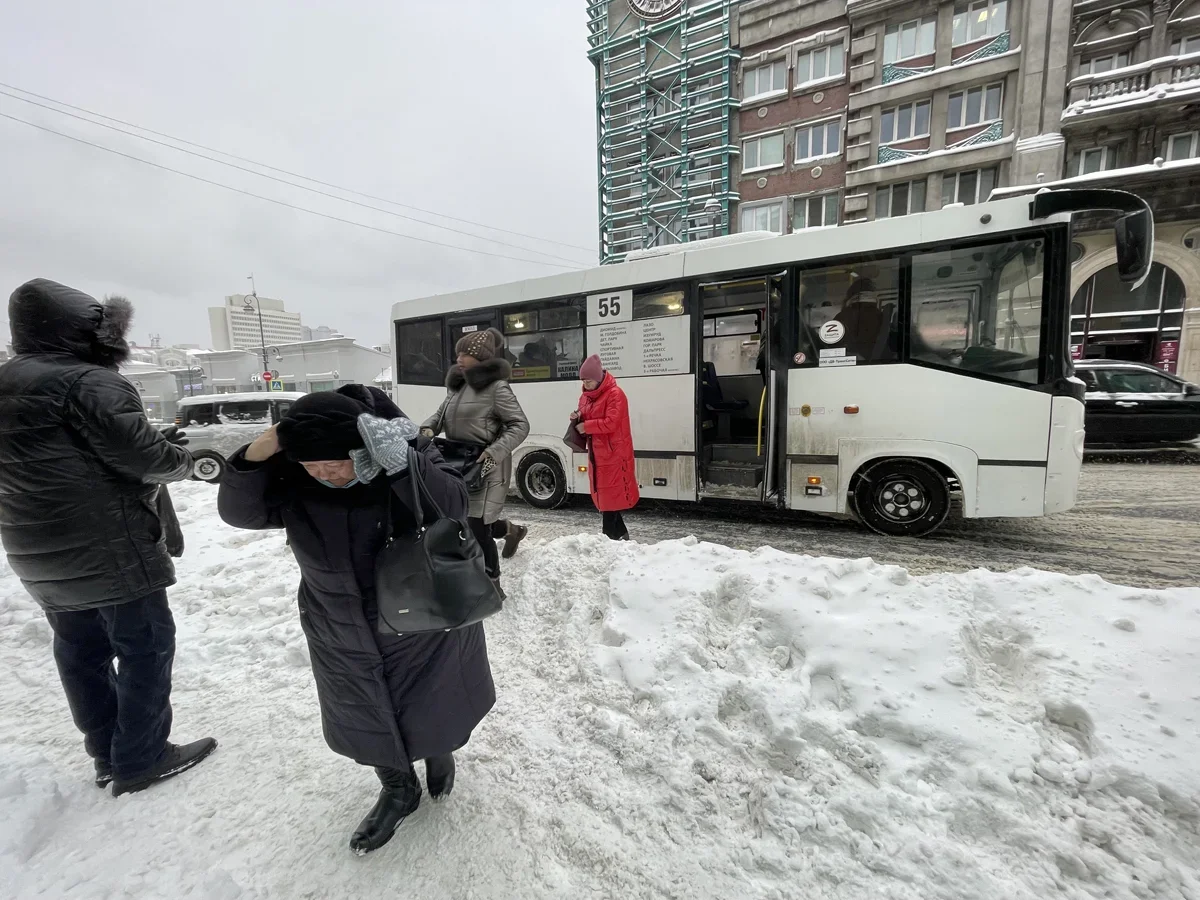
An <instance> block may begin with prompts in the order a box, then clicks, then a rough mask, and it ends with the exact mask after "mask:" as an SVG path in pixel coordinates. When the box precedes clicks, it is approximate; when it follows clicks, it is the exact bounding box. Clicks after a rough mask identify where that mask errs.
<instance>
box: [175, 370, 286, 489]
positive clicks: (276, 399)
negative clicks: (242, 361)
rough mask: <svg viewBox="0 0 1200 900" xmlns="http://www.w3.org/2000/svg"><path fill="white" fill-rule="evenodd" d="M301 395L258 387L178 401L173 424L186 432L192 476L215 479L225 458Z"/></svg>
mask: <svg viewBox="0 0 1200 900" xmlns="http://www.w3.org/2000/svg"><path fill="white" fill-rule="evenodd" d="M303 396H304V394H301V393H285V392H282V391H280V392H274V391H273V392H271V393H266V392H265V391H257V392H255V393H249V394H205V395H203V396H201V397H184V398H183V399H182V400H180V401H179V404H178V407H177V411H176V413H175V424H176V425H178V426H179V427H180V428H182V429H183V430H184V431H186V432H187V436H188V445H187V449H188V450H190V451H191V453H192V457H193V459H195V461H196V463H195V466H194V467H193V469H192V477H193V478H194V479H196V480H197V481H207V482H209V483H210V484H216V483H218V482H219V481H220V480H221V476H222V475H223V474H224V473H225V460H226V458H227V457H229V456H230V455H231V454H233V453H236V452H237V450H238V448H239V447H243V446H245V445H246V444H248V443H250V442H251V441H253V440H254V439H255V438H256V437H258V436H259V435H260V434H262V433H263V432H264V431H266V430H267V429H268V428H270V427H271V426H272V425H275V424H276V423H278V422H279V420H280V418H281V417H282V416H283V414H284V413H286V412H287V411H288V408H289V407H290V406H291V405H292V404H293V403H295V402H296V401H297V400H299V399H300V398H301V397H303Z"/></svg>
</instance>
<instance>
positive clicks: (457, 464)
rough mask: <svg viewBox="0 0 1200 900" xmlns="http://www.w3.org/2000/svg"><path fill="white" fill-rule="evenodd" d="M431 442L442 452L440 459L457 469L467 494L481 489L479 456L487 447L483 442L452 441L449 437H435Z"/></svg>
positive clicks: (481, 470) (482, 480)
mask: <svg viewBox="0 0 1200 900" xmlns="http://www.w3.org/2000/svg"><path fill="white" fill-rule="evenodd" d="M433 444H434V446H435V447H437V448H438V451H439V452H440V453H441V454H442V459H444V460H446V462H448V463H449V464H450V465H452V466H454V468H455V469H457V470H458V473H459V474H460V475H462V477H463V481H464V482H466V485H467V493H468V494H477V493H479V492H480V491H482V490H483V483H484V479H485V477H486V476H485V474H484V471H483V465H482V463H480V461H479V457H480V456H481V455H482V454H483V451H484V450H486V449H487V447H485V446H484V445H483V444H472V443H470V442H469V441H452V440H450V439H449V438H441V437H437V438H434V439H433Z"/></svg>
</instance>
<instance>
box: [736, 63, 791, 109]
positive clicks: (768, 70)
mask: <svg viewBox="0 0 1200 900" xmlns="http://www.w3.org/2000/svg"><path fill="white" fill-rule="evenodd" d="M786 90H787V60H785V59H780V60H776V61H775V62H773V63H768V64H767V65H765V66H758V67H757V68H754V69H747V70H746V76H745V79H744V81H743V84H742V97H743V99H745V100H753V99H754V98H755V97H765V96H766V95H767V94H775V93H779V92H782V91H786Z"/></svg>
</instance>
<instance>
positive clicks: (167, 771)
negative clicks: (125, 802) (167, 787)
mask: <svg viewBox="0 0 1200 900" xmlns="http://www.w3.org/2000/svg"><path fill="white" fill-rule="evenodd" d="M216 749H217V742H216V741H215V740H214V739H213V738H201V739H200V740H198V741H192V742H191V743H190V744H183V745H182V746H181V745H179V744H167V749H166V752H165V753H163V756H162V759H160V760H159V761H158V762H156V763H155V764H154V765H152V766H151V767H150V768H149V769H147V770H146V771H145V772H141V773H139V774H137V775H134V776H132V777H130V778H119V777H114V778H113V782H112V789H113V796H114V797H120V796H121V795H122V794H134V793H137V792H138V791H144V790H145V789H146V788H148V787H150V785H152V784H158V782H160V781H166V780H167V779H168V778H174V777H175V776H176V775H178V774H179V773H180V772H186V771H187V770H188V769H190V768H191V767H192V766H194V765H196V764H197V763H199V762H201V761H202V760H204V759H205V758H206V757H207V756H208V755H209V754H210V753H212V752H213V751H214V750H216ZM97 781H99V774H97Z"/></svg>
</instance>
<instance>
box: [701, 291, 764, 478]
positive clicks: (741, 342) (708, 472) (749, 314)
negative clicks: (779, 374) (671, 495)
mask: <svg viewBox="0 0 1200 900" xmlns="http://www.w3.org/2000/svg"><path fill="white" fill-rule="evenodd" d="M783 280H784V273H778V274H765V275H748V276H745V277H741V278H737V279H734V280H730V281H721V282H709V283H704V284H701V285H700V308H701V318H702V326H701V339H700V348H701V349H700V354H699V357H700V358H699V363H698V366H697V371H698V372H699V374H700V379H699V380H700V397H699V403H698V416H699V420H700V422H699V448H700V452H699V454H698V457H697V462H698V470H699V471H698V473H697V475H698V487H699V490H698V493H699V495H700V497H701V498H704V497H712V498H718V497H719V498H725V499H732V500H749V501H768V500H771V499H772V498H773V497H774V496H775V495H776V494H777V492H778V485H777V478H776V473H775V457H776V448H775V446H774V443H775V435H776V421H775V419H776V414H775V406H776V404H775V400H776V396H777V388H776V387H775V384H774V383H775V381H776V377H775V375H774V366H773V363H774V362H775V361H774V359H773V354H772V353H771V347H772V340H771V339H772V323H773V321H774V320H775V319H776V318H777V316H778V311H779V308H780V301H781V298H782V295H783Z"/></svg>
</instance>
